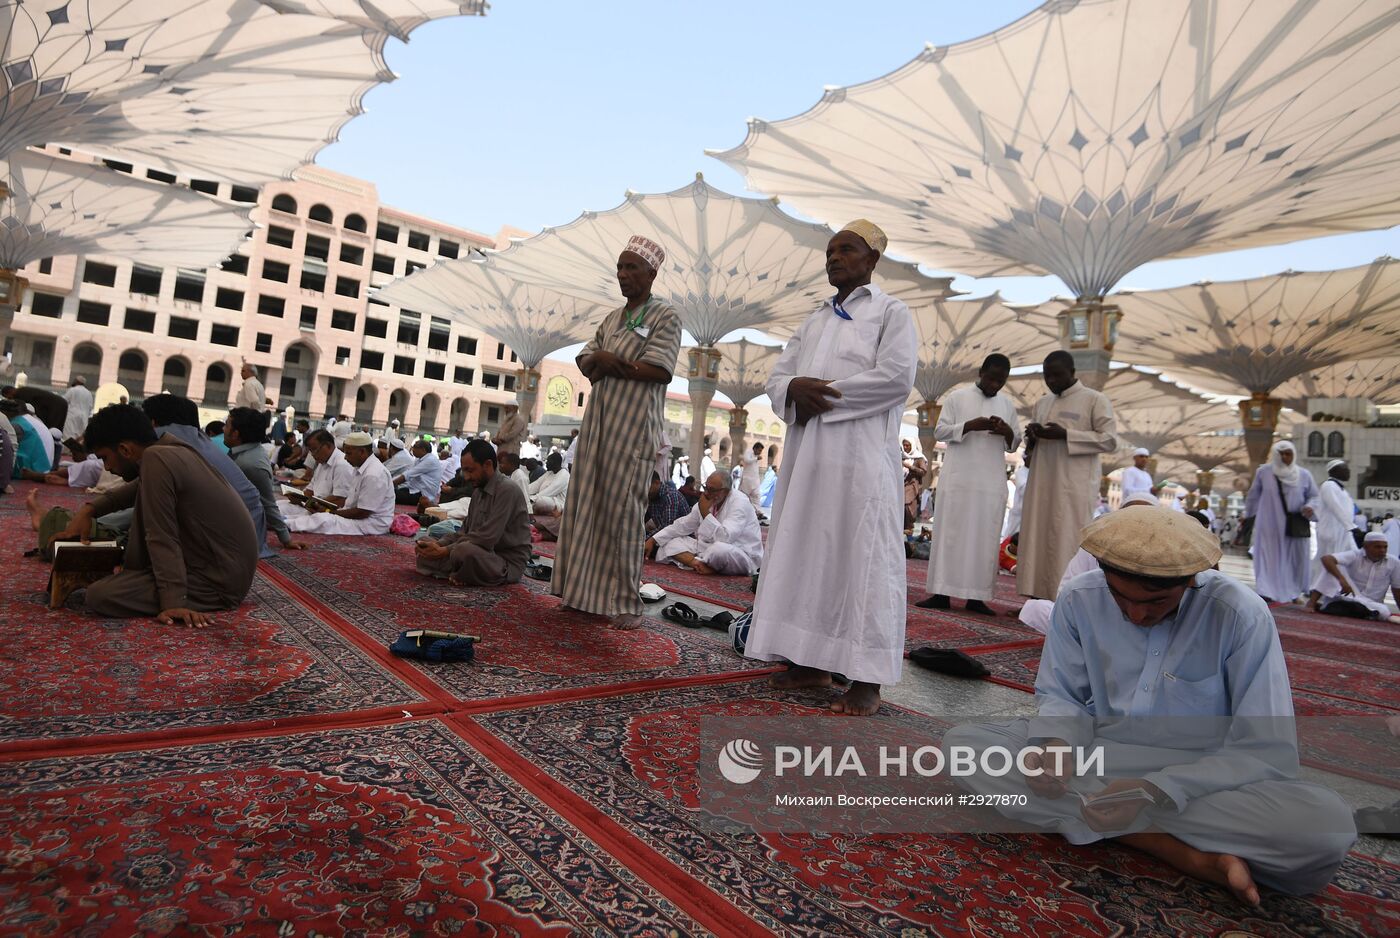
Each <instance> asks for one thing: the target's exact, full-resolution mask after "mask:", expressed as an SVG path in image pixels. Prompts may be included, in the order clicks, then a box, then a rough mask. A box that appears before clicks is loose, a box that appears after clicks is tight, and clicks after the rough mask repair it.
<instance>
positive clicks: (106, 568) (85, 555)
mask: <svg viewBox="0 0 1400 938" xmlns="http://www.w3.org/2000/svg"><path fill="white" fill-rule="evenodd" d="M125 553H126V551H125V550H124V549H123V548H121V547H120V546H118V545H117V542H116V541H90V542H88V543H87V544H84V543H82V542H81V541H56V542H54V545H53V566H52V567H51V568H50V570H49V608H50V609H58V608H60V607H61V606H62V605H63V604H64V602H65V601H67V599H68V595H69V594H70V593H72V592H73V591H74V590H76V589H81V588H82V587H85V586H91V585H92V584H93V583H96V582H97V581H98V580H101V579H103V578H104V577H109V576H111V575H112V571H113V570H115V569H116V568H117V567H119V566H120V565H121V563H122V557H123V555H124V554H125Z"/></svg>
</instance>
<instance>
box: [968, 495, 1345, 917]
mask: <svg viewBox="0 0 1400 938" xmlns="http://www.w3.org/2000/svg"><path fill="white" fill-rule="evenodd" d="M1080 545H1081V546H1082V547H1083V548H1084V550H1086V551H1088V552H1089V553H1090V554H1091V555H1093V556H1094V557H1096V558H1097V559H1098V561H1099V567H1100V569H1098V570H1093V571H1090V572H1088V573H1083V574H1080V575H1079V576H1077V577H1075V578H1074V579H1073V580H1071V581H1070V582H1069V583H1068V584H1067V585H1066V586H1065V587H1064V588H1063V589H1062V590H1061V591H1060V592H1059V595H1058V596H1057V597H1056V600H1055V609H1054V613H1053V616H1052V619H1051V625H1050V632H1049V634H1048V635H1047V636H1046V640H1045V648H1044V651H1043V652H1042V654H1041V659H1040V669H1039V673H1038V674H1037V676H1036V702H1037V705H1038V710H1039V715H1038V716H1037V717H1035V718H1033V719H1030V720H1017V721H1014V722H1011V723H988V724H980V725H968V726H961V727H958V728H956V729H954V730H951V731H950V732H949V733H948V734H947V735H946V736H945V737H944V746H945V749H947V750H948V751H949V752H950V754H951V752H952V747H955V746H965V747H970V748H971V749H972V750H974V751H976V752H979V753H981V752H985V751H986V750H988V749H989V748H990V747H993V746H1000V747H1005V748H1006V749H1007V750H1009V751H1010V752H1011V753H1012V754H1013V755H1017V754H1022V753H1024V768H1023V769H1022V770H1021V771H1017V770H1015V769H1013V770H1012V771H1010V772H1009V773H1007V774H1006V775H1003V776H999V777H993V776H990V775H987V774H985V773H981V774H976V775H973V776H972V777H970V778H966V779H963V780H962V781H963V782H964V783H965V784H967V786H968V787H969V788H971V789H972V790H974V791H976V792H978V793H980V794H997V795H1011V796H1015V797H1014V798H1013V799H1012V800H1014V801H1019V800H1020V799H1021V798H1025V801H1026V803H1025V804H1024V805H1020V806H1016V807H1009V808H1005V809H1000V810H1002V812H1003V813H1005V814H1007V815H1010V816H1013V817H1015V818H1017V819H1019V820H1022V821H1028V822H1030V823H1032V824H1034V825H1036V826H1037V827H1040V828H1042V829H1048V830H1053V831H1057V832H1059V833H1060V834H1062V835H1064V837H1065V838H1066V839H1067V840H1069V841H1070V842H1071V843H1076V844H1084V843H1090V842H1093V841H1096V840H1100V839H1102V838H1104V837H1113V838H1115V839H1117V840H1118V841H1119V842H1120V843H1123V844H1126V845H1129V846H1132V847H1136V848H1137V849H1140V850H1143V851H1146V852H1148V853H1151V854H1153V855H1154V856H1157V857H1159V858H1160V859H1162V860H1165V861H1166V862H1167V863H1169V864H1171V865H1172V866H1173V867H1175V868H1176V869H1178V870H1181V871H1182V872H1184V873H1187V874H1188V875H1191V876H1193V877H1196V878H1198V879H1203V880H1206V881H1208V882H1212V883H1215V884H1217V885H1220V886H1223V887H1226V888H1228V889H1229V890H1230V891H1231V892H1233V893H1234V894H1235V896H1236V897H1237V898H1239V899H1240V900H1241V901H1242V902H1245V903H1247V904H1250V905H1256V904H1258V902H1259V890H1258V887H1257V886H1256V882H1257V883H1259V884H1262V885H1266V886H1270V887H1272V888H1274V889H1279V890H1282V891H1284V892H1288V893H1294V894H1307V893H1312V892H1317V891H1319V890H1321V889H1324V888H1325V887H1326V886H1327V884H1328V883H1329V882H1331V880H1332V877H1333V876H1334V875H1335V873H1336V871H1337V868H1338V867H1339V866H1340V865H1341V863H1342V860H1343V859H1345V857H1346V855H1347V852H1348V850H1350V848H1351V845H1352V844H1353V843H1354V842H1355V840H1356V828H1355V825H1354V824H1353V822H1352V817H1351V810H1350V808H1348V806H1347V804H1346V803H1345V802H1344V801H1343V800H1342V799H1341V798H1340V797H1339V796H1338V795H1337V794H1336V793H1335V792H1333V791H1331V790H1330V789H1328V788H1325V787H1323V786H1321V785H1315V784H1312V783H1310V782H1305V781H1302V780H1300V779H1299V778H1298V747H1297V739H1296V735H1295V732H1294V724H1293V697H1292V691H1291V689H1290V687H1289V683H1288V669H1287V667H1286V665H1285V663H1284V658H1283V650H1282V648H1281V647H1280V645H1279V639H1278V632H1277V629H1276V627H1275V624H1274V620H1273V617H1272V616H1271V615H1270V613H1269V610H1268V607H1267V606H1266V605H1265V603H1264V601H1263V600H1262V599H1260V598H1259V596H1258V595H1257V594H1255V593H1254V592H1253V591H1252V590H1250V589H1248V588H1247V587H1245V586H1244V585H1242V584H1240V583H1238V582H1236V581H1235V580H1233V579H1231V578H1229V577H1227V576H1225V575H1224V574H1221V573H1219V572H1217V571H1215V570H1212V569H1211V567H1212V566H1213V565H1214V564H1215V563H1216V562H1217V561H1218V560H1219V558H1220V545H1219V542H1218V541H1217V540H1216V538H1214V537H1212V536H1211V535H1210V534H1209V532H1207V531H1206V530H1205V529H1204V528H1202V527H1201V526H1200V525H1199V524H1197V523H1196V522H1195V521H1194V520H1192V519H1191V518H1188V517H1186V516H1185V515H1182V514H1179V513H1177V512H1173V511H1171V510H1169V509H1164V508H1135V509H1133V510H1132V511H1120V512H1114V513H1112V514H1108V515H1105V516H1103V517H1102V518H1099V519H1098V520H1097V521H1094V522H1092V523H1091V524H1090V525H1088V526H1087V527H1086V528H1085V529H1084V532H1083V535H1082V538H1081V541H1080ZM1064 746H1068V747H1074V748H1080V747H1083V749H1084V750H1086V751H1089V752H1092V751H1093V750H1094V749H1101V750H1102V752H1103V766H1104V768H1103V771H1102V773H1101V774H1102V775H1103V778H1095V777H1079V778H1076V777H1074V770H1075V764H1076V761H1077V760H1076V759H1069V758H1066V759H1064V760H1063V761H1061V760H1058V759H1055V758H1053V757H1052V756H1051V755H1049V753H1050V752H1052V751H1053V750H1052V749H1051V747H1064ZM1028 747H1031V748H1030V749H1029V750H1028ZM1105 781H1106V782H1107V784H1104V782H1105ZM1108 796H1113V797H1112V798H1109V797H1108Z"/></svg>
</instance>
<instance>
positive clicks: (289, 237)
mask: <svg viewBox="0 0 1400 938" xmlns="http://www.w3.org/2000/svg"><path fill="white" fill-rule="evenodd" d="M296 236H297V233H296V232H295V231H293V230H292V229H290V228H283V227H282V226H281V225H268V226H267V243H268V244H275V245H277V247H279V248H289V247H291V246H292V242H293V241H294V240H295V239H296Z"/></svg>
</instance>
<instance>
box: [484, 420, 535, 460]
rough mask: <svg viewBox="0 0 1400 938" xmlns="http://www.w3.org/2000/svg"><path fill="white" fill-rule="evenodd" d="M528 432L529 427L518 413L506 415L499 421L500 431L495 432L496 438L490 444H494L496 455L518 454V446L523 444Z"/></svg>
mask: <svg viewBox="0 0 1400 938" xmlns="http://www.w3.org/2000/svg"><path fill="white" fill-rule="evenodd" d="M529 430H530V425H529V424H528V423H526V422H525V418H524V417H523V416H521V414H520V411H516V412H515V413H513V414H507V415H506V419H504V420H502V421H501V426H500V429H498V430H497V431H496V438H495V440H493V441H492V442H494V443H495V444H496V453H497V454H498V455H499V454H500V453H515V454H516V455H519V454H520V444H521V443H522V442H524V440H525V436H526V434H527V433H528V432H529Z"/></svg>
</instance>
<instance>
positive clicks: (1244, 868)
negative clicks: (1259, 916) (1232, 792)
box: [1118, 831, 1259, 906]
mask: <svg viewBox="0 0 1400 938" xmlns="http://www.w3.org/2000/svg"><path fill="white" fill-rule="evenodd" d="M1118 842H1119V843H1123V844H1127V845H1128V846H1131V847H1136V848H1137V849H1139V850H1142V851H1144V852H1145V853H1150V854H1152V855H1153V856H1154V857H1157V858H1158V859H1160V860H1165V861H1166V862H1167V863H1169V864H1170V865H1171V866H1173V867H1175V868H1176V869H1178V870H1180V871H1181V872H1183V873H1185V874H1186V875H1188V876H1192V877H1195V878H1196V879H1199V880H1202V881H1204V882H1207V883H1214V884H1215V885H1217V886H1224V887H1225V888H1226V889H1228V890H1230V892H1232V893H1234V894H1235V898H1236V899H1238V900H1240V902H1243V903H1244V904H1245V905H1251V906H1253V905H1258V904H1259V887H1258V886H1256V885H1254V877H1253V875H1251V874H1250V872H1249V864H1248V863H1246V862H1245V861H1244V860H1242V859H1240V858H1239V857H1237V856H1234V855H1232V854H1228V853H1207V852H1206V851H1204V850H1197V849H1196V848H1195V847H1192V846H1191V845H1190V844H1187V843H1186V842H1185V841H1182V840H1178V839H1177V838H1175V837H1173V836H1172V835H1171V834H1165V833H1162V832H1161V831H1143V832H1142V833H1140V834H1126V835H1124V836H1122V837H1119V838H1118Z"/></svg>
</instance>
